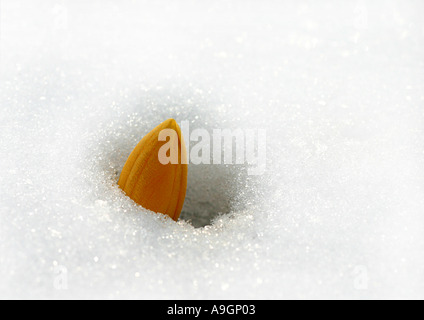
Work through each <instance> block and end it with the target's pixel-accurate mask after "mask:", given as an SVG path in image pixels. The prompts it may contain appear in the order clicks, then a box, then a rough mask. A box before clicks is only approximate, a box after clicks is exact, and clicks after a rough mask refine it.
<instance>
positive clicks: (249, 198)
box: [0, 0, 424, 299]
mask: <svg viewBox="0 0 424 320" xmlns="http://www.w3.org/2000/svg"><path fill="white" fill-rule="evenodd" d="M423 12H424V2H423V1H418V0H416V1H383V0H381V1H377V0H376V1H369V2H361V1H350V2H348V1H326V0H323V1H246V0H243V1H242V0H240V1H238V0H230V1H189V0H188V1H171V0H169V1H47V0H46V1H29V0H28V1H16V0H1V1H0V112H1V113H0V115H1V117H0V139H1V140H0V172H1V173H0V219H1V220H0V276H1V279H0V297H1V298H146V299H156V298H169V299H185V298H194V299H202V298H240V299H243V298H260V299H262V298H270V299H276V298H424V234H423V230H424V197H423V192H424V166H423V165H424V148H423V147H424V140H423V134H424V131H423V129H424V121H423V120H424V108H423V106H424V72H423V71H424V19H422V13H423ZM170 117H173V118H175V119H176V120H177V122H180V121H182V120H189V121H190V125H191V127H192V128H207V129H208V130H212V129H213V128H230V129H233V128H244V129H249V128H255V129H264V128H265V129H267V171H266V173H265V174H264V175H261V176H256V177H253V176H247V175H246V173H245V169H246V168H244V167H243V166H227V167H225V166H218V165H216V166H207V165H204V166H194V165H190V167H189V186H188V191H187V199H186V204H185V207H184V210H185V211H184V213H183V215H185V217H186V218H185V220H180V221H179V222H178V223H175V222H173V221H171V220H170V219H164V218H162V217H161V216H160V215H155V214H152V213H150V212H149V211H147V210H144V209H143V208H141V207H140V206H136V205H135V204H134V203H133V202H132V201H131V200H130V199H129V198H127V197H126V196H125V195H124V194H123V193H122V192H121V191H120V189H119V188H118V187H117V183H116V182H117V178H118V174H119V172H120V170H121V169H122V166H123V164H124V162H125V160H126V157H127V156H128V154H129V152H130V151H131V150H132V148H133V147H134V146H135V144H136V143H137V142H138V141H139V140H140V139H141V137H142V136H143V135H144V134H146V133H147V132H148V131H149V130H150V129H152V128H153V127H154V126H156V125H157V124H158V123H160V122H162V121H163V120H165V119H167V118H170ZM220 212H221V213H226V214H221V215H217V214H218V213H220ZM197 213H199V214H200V215H201V216H202V217H203V218H204V217H205V214H206V215H208V214H209V215H210V218H214V217H215V220H213V221H212V223H211V224H209V225H208V226H206V227H199V228H195V227H194V226H193V224H195V223H197V224H198V225H196V226H199V225H204V224H207V223H208V222H209V221H197V222H196V221H195V219H196V218H195V217H196V214H197ZM206 218H207V217H206ZM188 219H192V221H193V224H192V223H191V222H190V221H188Z"/></svg>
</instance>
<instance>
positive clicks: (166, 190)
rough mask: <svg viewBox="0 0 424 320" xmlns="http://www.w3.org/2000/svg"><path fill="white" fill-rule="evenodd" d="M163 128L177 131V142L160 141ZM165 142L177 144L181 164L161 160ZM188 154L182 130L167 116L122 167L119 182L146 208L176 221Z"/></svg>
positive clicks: (183, 192) (185, 181)
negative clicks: (166, 162) (164, 162)
mask: <svg viewBox="0 0 424 320" xmlns="http://www.w3.org/2000/svg"><path fill="white" fill-rule="evenodd" d="M164 129H172V130H174V131H175V132H176V137H178V141H172V137H171V138H170V139H168V141H160V140H159V134H160V132H161V131H162V130H164ZM169 140H171V141H169ZM166 143H169V144H172V143H175V146H177V145H178V163H176V164H173V163H168V164H162V163H161V162H160V161H159V150H160V149H161V147H162V146H164V145H165V144H166ZM164 147H166V146H164ZM175 150H177V148H175ZM170 152H171V150H170ZM186 157H187V153H186V148H185V144H184V140H183V138H182V134H181V129H180V127H179V126H178V124H177V123H176V121H175V120H174V119H168V120H166V121H164V122H163V123H161V124H160V125H158V126H157V127H156V128H154V129H153V130H152V131H150V132H149V133H148V134H147V135H146V136H145V137H143V139H141V140H140V142H139V143H138V144H137V146H136V147H135V148H134V150H133V151H132V152H131V154H130V156H129V157H128V159H127V161H126V163H125V165H124V168H123V169H122V172H121V176H120V177H119V181H118V185H119V186H120V187H121V189H122V190H124V192H125V193H126V194H127V195H128V196H129V197H130V198H131V199H133V200H134V201H135V202H136V203H138V204H140V205H141V206H143V207H144V208H146V209H149V210H152V211H154V212H158V213H163V214H166V215H168V216H170V217H171V218H172V219H174V220H175V221H177V220H178V217H179V216H180V213H181V209H182V208H183V204H184V198H185V194H186V188H187V164H186V163H187V161H186Z"/></svg>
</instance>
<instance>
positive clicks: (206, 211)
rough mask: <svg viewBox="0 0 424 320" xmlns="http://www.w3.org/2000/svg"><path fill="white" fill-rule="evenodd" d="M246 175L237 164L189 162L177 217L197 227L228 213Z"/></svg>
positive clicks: (210, 222) (208, 223) (238, 207)
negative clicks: (182, 200) (184, 192)
mask: <svg viewBox="0 0 424 320" xmlns="http://www.w3.org/2000/svg"><path fill="white" fill-rule="evenodd" d="M245 179H246V174H245V170H242V167H241V166H239V165H229V166H227V165H216V164H200V165H193V164H190V165H189V167H188V177H187V192H186V198H185V201H184V206H183V209H182V211H181V215H180V219H181V220H185V221H188V222H190V223H191V224H192V225H193V226H194V227H195V228H199V227H204V226H206V225H210V224H212V222H213V220H214V219H215V218H216V217H217V216H219V215H221V214H228V213H230V212H231V211H232V209H233V208H234V205H235V203H236V198H237V195H238V191H239V190H240V188H241V187H243V186H244V183H243V182H245ZM237 209H240V206H239V205H238V206H237Z"/></svg>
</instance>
